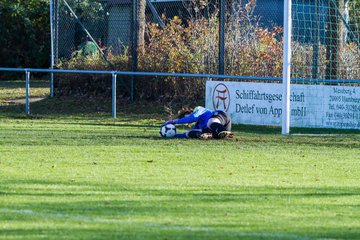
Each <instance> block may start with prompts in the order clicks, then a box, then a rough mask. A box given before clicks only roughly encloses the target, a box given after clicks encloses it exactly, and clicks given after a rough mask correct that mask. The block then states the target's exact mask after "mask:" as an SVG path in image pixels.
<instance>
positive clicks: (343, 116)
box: [206, 81, 360, 129]
mask: <svg viewBox="0 0 360 240" xmlns="http://www.w3.org/2000/svg"><path fill="white" fill-rule="evenodd" d="M282 100H283V96H282V84H276V83H254V82H223V81H207V83H206V107H207V108H210V109H218V110H223V111H225V112H227V113H228V114H229V115H230V116H231V118H232V120H233V123H235V124H255V125H274V126H281V121H282V114H283V111H282ZM290 101H291V117H290V119H291V126H292V127H311V128H339V129H360V87H342V86H328V85H305V84H304V85H301V84H291V93H290Z"/></svg>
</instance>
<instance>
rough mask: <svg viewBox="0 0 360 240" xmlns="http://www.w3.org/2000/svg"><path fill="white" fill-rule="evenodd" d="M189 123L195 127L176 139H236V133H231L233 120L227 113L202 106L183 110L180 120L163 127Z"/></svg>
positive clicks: (167, 122) (180, 134)
mask: <svg viewBox="0 0 360 240" xmlns="http://www.w3.org/2000/svg"><path fill="white" fill-rule="evenodd" d="M189 123H195V125H194V127H193V128H192V129H191V130H189V131H187V132H185V133H179V134H176V135H175V138H200V139H209V138H216V139H221V138H225V137H230V138H232V137H234V133H232V132H231V119H230V117H229V116H228V115H227V114H226V113H225V112H223V111H220V110H215V111H212V110H210V109H207V108H204V107H200V106H198V107H196V108H194V109H192V108H185V109H183V111H182V112H181V113H180V114H179V118H178V119H174V120H169V121H166V122H164V123H163V125H166V124H189Z"/></svg>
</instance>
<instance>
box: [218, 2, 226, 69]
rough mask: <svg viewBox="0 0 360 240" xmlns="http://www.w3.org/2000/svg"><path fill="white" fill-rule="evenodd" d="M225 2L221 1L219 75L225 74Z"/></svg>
mask: <svg viewBox="0 0 360 240" xmlns="http://www.w3.org/2000/svg"><path fill="white" fill-rule="evenodd" d="M225 11H226V5H225V0H220V26H219V74H220V75H224V73H225Z"/></svg>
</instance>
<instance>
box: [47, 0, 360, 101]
mask: <svg viewBox="0 0 360 240" xmlns="http://www.w3.org/2000/svg"><path fill="white" fill-rule="evenodd" d="M53 1H55V3H56V4H54V5H55V17H54V20H55V23H54V26H55V31H54V32H55V41H54V42H55V53H56V54H55V59H56V63H57V64H58V67H60V68H64V69H96V70H100V69H101V70H102V69H104V70H119V71H124V70H129V71H144V72H172V73H205V74H224V75H235V76H255V77H260V76H261V77H274V80H277V79H278V78H279V77H281V76H282V70H283V69H282V61H283V15H284V1H283V0H271V1H267V0H181V1H176V0H134V1H130V0H86V1H79V0H53ZM292 7H293V14H292V15H293V30H292V31H293V38H292V44H291V46H292V47H291V48H292V53H293V54H292V55H293V57H292V77H293V78H297V79H306V82H307V83H308V82H309V79H310V82H313V83H317V82H321V81H317V80H319V79H320V80H321V79H341V80H349V79H350V80H359V79H360V66H359V62H360V61H359V59H360V50H359V49H360V44H359V42H360V40H359V35H360V33H359V29H360V28H359V25H360V20H359V9H360V3H359V1H358V0H355V1H349V0H315V1H309V0H294V1H293V4H292ZM276 78H277V79H276ZM132 79H133V78H132ZM132 79H130V78H127V79H125V80H124V81H127V82H126V83H125V84H124V86H125V87H126V89H127V90H128V91H129V92H131V93H132V92H133V88H138V90H137V94H138V95H139V96H149V97H150V95H154V96H160V95H164V94H166V90H167V89H178V94H181V92H184V89H188V91H187V92H186V91H185V92H186V93H183V94H185V95H187V96H190V97H191V96H194V95H199V94H200V93H203V92H204V84H203V82H202V81H201V82H196V80H193V79H192V80H190V79H189V80H188V81H186V80H185V81H184V80H181V81H177V80H178V79H176V78H169V77H167V78H163V79H162V80H163V82H161V83H159V82H158V81H159V79H160V78H156V79H155V80H154V81H149V79H146V80H144V81H136V82H135V85H134V82H133V81H132ZM137 79H139V78H137ZM140 80H141V78H140ZM124 81H123V82H124ZM339 82H341V81H339ZM148 89H152V91H148ZM170 95H171V96H173V93H172V94H170ZM175 95H176V94H175Z"/></svg>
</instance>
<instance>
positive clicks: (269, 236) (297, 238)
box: [0, 208, 332, 240]
mask: <svg viewBox="0 0 360 240" xmlns="http://www.w3.org/2000/svg"><path fill="white" fill-rule="evenodd" d="M0 212H2V213H16V214H23V215H29V216H38V217H44V218H47V219H49V218H52V219H68V220H74V221H81V222H88V223H110V224H115V223H118V224H119V223H121V224H129V225H141V226H143V227H152V228H161V229H170V230H171V229H174V230H187V231H194V232H205V233H213V234H229V235H235V236H243V237H263V238H267V239H294V240H332V239H331V238H311V237H303V236H297V235H295V234H288V233H267V232H242V231H236V230H216V229H211V228H207V227H192V226H179V225H164V224H157V223H138V222H129V221H123V220H120V219H108V218H99V217H89V216H84V215H71V214H63V213H47V212H34V211H32V210H28V209H10V208H0Z"/></svg>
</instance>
